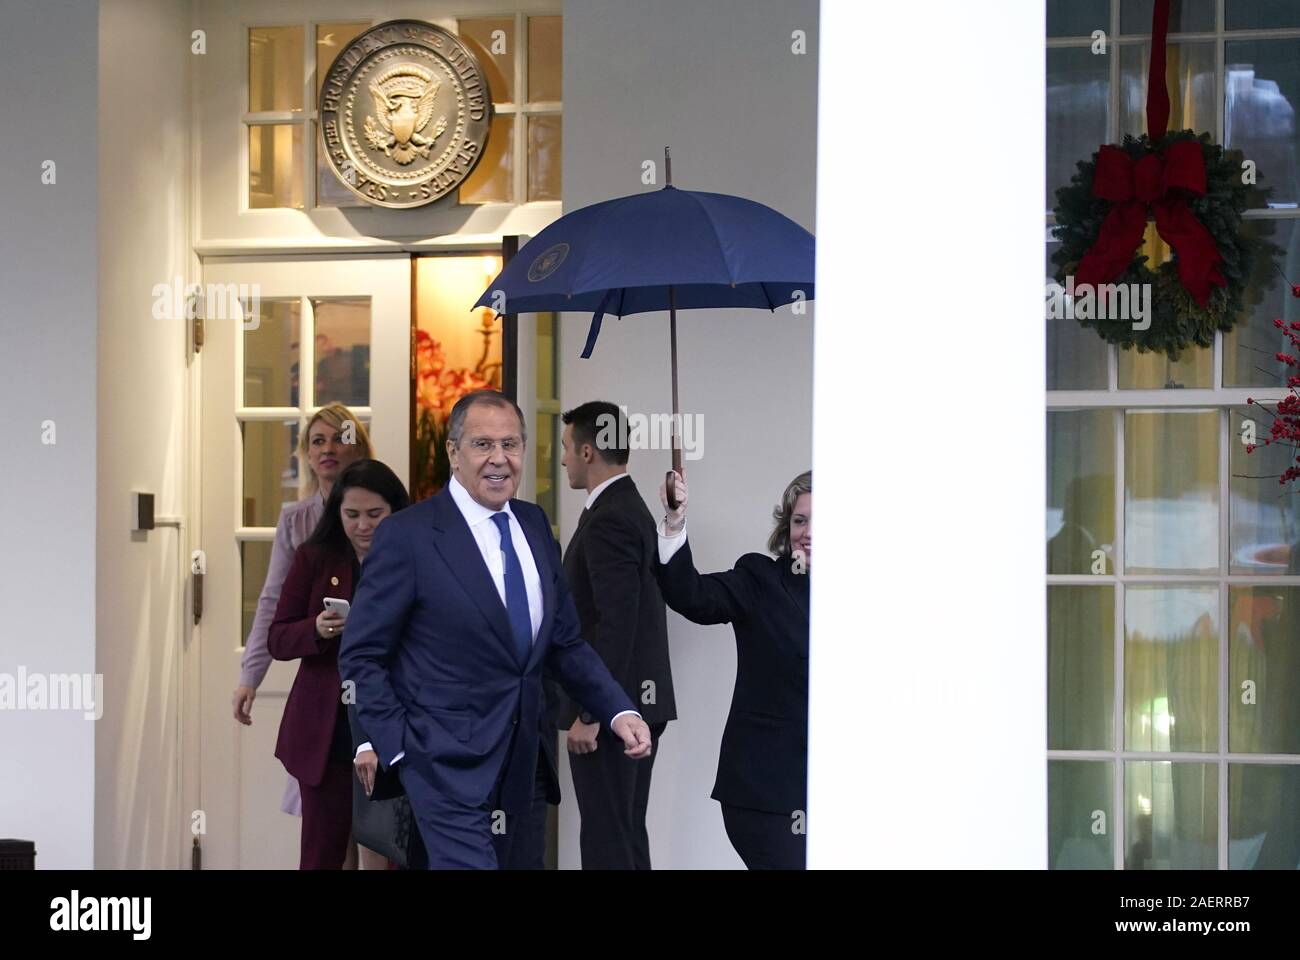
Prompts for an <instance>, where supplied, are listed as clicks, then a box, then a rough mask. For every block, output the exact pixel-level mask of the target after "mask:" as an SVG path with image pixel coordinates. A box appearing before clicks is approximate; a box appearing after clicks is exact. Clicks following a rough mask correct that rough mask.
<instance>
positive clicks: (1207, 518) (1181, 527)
mask: <svg viewBox="0 0 1300 960" xmlns="http://www.w3.org/2000/svg"><path fill="white" fill-rule="evenodd" d="M1218 423H1219V419H1218V413H1217V412H1215V411H1176V412H1169V413H1162V412H1158V411H1151V410H1137V411H1128V412H1127V413H1126V415H1125V418H1124V531H1125V532H1124V566H1125V569H1126V570H1127V571H1128V572H1129V573H1218V572H1219V432H1218V430H1219V428H1218Z"/></svg>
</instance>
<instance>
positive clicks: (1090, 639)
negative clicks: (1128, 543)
mask: <svg viewBox="0 0 1300 960" xmlns="http://www.w3.org/2000/svg"><path fill="white" fill-rule="evenodd" d="M1047 716H1048V720H1047V730H1048V737H1047V743H1048V747H1049V748H1050V749H1052V750H1112V749H1114V746H1115V589H1114V588H1113V587H1110V586H1095V587H1092V586H1075V585H1074V584H1069V585H1066V584H1052V585H1051V586H1049V587H1048V588H1047Z"/></svg>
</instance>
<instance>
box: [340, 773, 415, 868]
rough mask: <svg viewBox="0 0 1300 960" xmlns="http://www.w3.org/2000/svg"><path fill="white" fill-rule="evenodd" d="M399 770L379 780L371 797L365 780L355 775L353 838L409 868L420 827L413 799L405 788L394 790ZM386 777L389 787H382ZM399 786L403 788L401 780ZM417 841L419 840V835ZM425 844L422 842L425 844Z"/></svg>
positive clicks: (353, 784)
mask: <svg viewBox="0 0 1300 960" xmlns="http://www.w3.org/2000/svg"><path fill="white" fill-rule="evenodd" d="M396 779H397V771H396V770H391V771H385V772H384V773H381V774H380V775H379V776H378V777H377V778H376V781H375V791H374V793H373V794H372V795H371V796H369V797H367V796H366V790H365V788H364V787H363V786H361V780H360V779H359V778H358V777H357V776H356V775H355V774H354V775H353V777H352V838H353V839H354V840H356V842H357V843H359V844H361V845H362V846H363V847H367V848H369V849H371V850H373V851H375V852H376V853H378V854H380V855H382V856H385V857H387V858H388V859H389V860H391V861H392V862H393V863H395V864H396V865H397V866H398V867H399V868H401V869H409V868H410V867H411V862H412V860H413V859H414V858H413V856H412V853H413V851H412V839H413V835H414V834H415V831H416V829H417V828H416V826H415V818H414V816H413V815H412V813H411V801H410V800H409V799H408V798H407V796H406V794H405V793H404V792H399V793H396V794H394V793H393V790H392V785H391V781H393V780H396ZM384 781H389V782H388V783H385V787H386V789H384V790H382V791H381V790H380V784H381V783H383V782H384ZM397 789H398V790H399V791H400V790H401V784H400V783H399V784H398V786H397ZM414 839H415V842H416V843H417V844H419V840H418V837H415V838H414ZM421 846H422V845H421Z"/></svg>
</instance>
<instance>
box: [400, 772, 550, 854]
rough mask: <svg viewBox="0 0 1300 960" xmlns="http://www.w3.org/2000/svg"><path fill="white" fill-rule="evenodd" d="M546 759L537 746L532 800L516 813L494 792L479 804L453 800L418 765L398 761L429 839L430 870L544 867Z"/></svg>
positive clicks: (426, 843) (422, 835)
mask: <svg viewBox="0 0 1300 960" xmlns="http://www.w3.org/2000/svg"><path fill="white" fill-rule="evenodd" d="M543 763H545V760H544V758H543V756H542V754H541V752H540V751H538V766H537V776H536V777H535V778H534V782H533V799H532V803H531V804H530V806H529V807H528V809H527V810H524V811H522V812H517V813H513V814H507V813H505V812H504V811H502V810H500V809H499V808H498V807H497V804H496V798H495V797H494V798H493V799H492V800H491V801H490V802H488V803H483V804H480V805H478V806H469V805H468V804H464V803H460V802H459V801H456V800H453V799H452V798H450V797H448V796H446V795H445V794H444V793H442V791H440V790H438V789H437V788H436V787H434V785H433V784H431V783H430V782H429V781H428V780H427V779H425V778H424V777H423V776H422V775H421V774H420V773H419V772H417V771H416V770H415V769H414V768H412V767H410V766H409V765H408V764H406V763H398V765H397V770H398V773H399V774H400V776H401V778H402V786H403V788H404V789H405V790H406V794H407V796H408V797H409V798H410V801H411V813H412V814H413V815H414V817H415V823H416V826H417V827H418V828H419V831H420V838H421V839H422V840H423V843H424V850H425V853H426V856H427V864H425V865H427V867H428V868H429V869H430V870H456V869H460V870H498V869H500V870H541V869H542V868H543V866H544V859H545V854H546V776H545V773H544V768H543V767H542V764H543ZM498 786H499V785H498ZM413 865H415V864H414V862H413Z"/></svg>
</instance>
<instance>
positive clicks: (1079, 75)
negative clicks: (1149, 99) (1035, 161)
mask: <svg viewBox="0 0 1300 960" xmlns="http://www.w3.org/2000/svg"><path fill="white" fill-rule="evenodd" d="M1107 49H1108V50H1111V49H1113V48H1110V47H1108V48H1107ZM1109 56H1110V55H1109V54H1108V55H1107V56H1100V55H1096V54H1093V52H1092V51H1091V49H1090V48H1088V47H1079V48H1066V49H1054V50H1048V51H1047V209H1048V210H1051V209H1052V208H1053V207H1055V206H1056V190H1057V188H1058V187H1064V186H1066V185H1067V184H1068V183H1069V182H1070V178H1071V177H1072V176H1074V173H1075V167H1076V165H1077V164H1078V163H1079V161H1080V160H1087V159H1089V158H1090V157H1091V156H1092V155H1093V154H1094V153H1095V152H1096V151H1097V148H1098V147H1099V146H1101V145H1102V144H1103V143H1105V142H1106V122H1107V119H1108V117H1109V113H1110V67H1109V66H1107V61H1108V59H1109Z"/></svg>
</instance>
